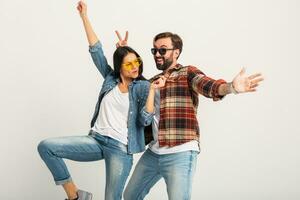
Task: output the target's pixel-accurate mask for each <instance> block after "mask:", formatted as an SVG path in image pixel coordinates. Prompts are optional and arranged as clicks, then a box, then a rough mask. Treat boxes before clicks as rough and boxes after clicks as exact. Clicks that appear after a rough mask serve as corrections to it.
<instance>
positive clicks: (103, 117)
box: [92, 86, 129, 145]
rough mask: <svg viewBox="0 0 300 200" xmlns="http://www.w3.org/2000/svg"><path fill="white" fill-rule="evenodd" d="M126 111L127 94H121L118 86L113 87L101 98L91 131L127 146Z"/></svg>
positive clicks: (127, 107) (127, 109)
mask: <svg viewBox="0 0 300 200" xmlns="http://www.w3.org/2000/svg"><path fill="white" fill-rule="evenodd" d="M128 111H129V97H128V92H127V93H122V92H121V91H120V89H119V86H116V87H114V88H113V89H112V90H111V91H110V92H109V93H108V94H106V95H105V96H104V97H103V99H102V102H101V105H100V108H99V114H98V117H97V120H96V122H95V125H94V127H93V128H92V130H93V131H96V132H97V133H99V134H101V135H105V136H108V137H111V138H113V139H115V140H118V141H119V142H121V143H123V144H125V145H127V143H128V128H127V121H128Z"/></svg>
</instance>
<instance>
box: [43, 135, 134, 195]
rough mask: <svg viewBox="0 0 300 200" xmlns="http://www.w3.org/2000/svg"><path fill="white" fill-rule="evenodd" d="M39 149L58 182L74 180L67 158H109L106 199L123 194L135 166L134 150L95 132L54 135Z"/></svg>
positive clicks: (77, 159)
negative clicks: (128, 149) (128, 151)
mask: <svg viewBox="0 0 300 200" xmlns="http://www.w3.org/2000/svg"><path fill="white" fill-rule="evenodd" d="M38 151H39V153H40V156H41V158H42V159H43V160H44V162H45V164H46V165H47V167H48V168H49V170H50V172H51V173H52V175H53V177H54V181H55V183H56V184H57V185H62V184H64V183H66V182H69V181H72V178H71V176H70V174H69V171H68V169H67V166H66V164H65V162H64V161H63V159H69V160H74V161H80V162H89V161H97V160H102V159H104V160H105V166H106V186H105V199H106V200H116V199H121V198H122V193H123V190H124V186H125V182H126V180H127V178H128V175H129V172H130V170H131V167H132V159H133V157H132V154H128V153H127V146H126V145H124V144H122V143H120V142H119V141H117V140H115V139H112V138H110V137H107V136H103V135H100V134H98V133H95V132H93V133H92V134H90V135H86V136H70V137H59V138H50V139H46V140H43V141H41V142H40V144H39V145H38Z"/></svg>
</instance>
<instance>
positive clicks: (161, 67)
mask: <svg viewBox="0 0 300 200" xmlns="http://www.w3.org/2000/svg"><path fill="white" fill-rule="evenodd" d="M158 58H160V59H162V60H163V63H162V64H158V63H157V61H156V59H158ZM155 63H156V68H157V69H158V70H163V71H164V70H166V69H168V68H169V67H170V66H171V65H172V63H173V59H172V58H171V59H165V58H164V57H156V58H155Z"/></svg>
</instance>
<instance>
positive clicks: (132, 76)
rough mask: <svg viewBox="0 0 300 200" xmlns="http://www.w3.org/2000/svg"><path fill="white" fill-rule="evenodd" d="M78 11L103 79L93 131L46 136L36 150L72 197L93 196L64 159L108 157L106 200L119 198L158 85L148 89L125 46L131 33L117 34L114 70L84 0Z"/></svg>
mask: <svg viewBox="0 0 300 200" xmlns="http://www.w3.org/2000/svg"><path fill="white" fill-rule="evenodd" d="M77 9H78V11H79V14H80V17H81V19H82V21H83V25H84V28H85V31H86V35H87V39H88V42H89V45H90V49H89V51H90V53H91V56H92V59H93V61H94V63H95V65H96V66H97V68H98V70H99V71H100V73H101V75H102V76H103V77H104V82H103V85H102V88H101V91H100V94H99V97H98V102H97V104H96V109H95V113H94V116H93V118H92V122H91V130H90V133H89V135H87V136H71V137H60V138H52V139H46V140H44V141H42V142H41V143H40V144H39V145H38V151H39V153H40V156H41V158H42V159H43V160H44V162H45V163H46V165H47V167H48V168H49V170H50V171H51V173H52V175H53V177H54V180H55V183H56V184H57V185H62V186H63V188H64V190H65V192H66V194H67V196H68V199H79V200H90V199H92V195H91V193H89V192H86V191H83V190H79V189H77V187H76V185H75V184H74V182H73V181H72V179H71V176H70V174H69V172H68V169H67V167H66V165H65V163H64V161H63V158H66V159H70V160H75V161H84V162H88V161H96V160H102V159H104V160H105V164H106V187H105V199H106V200H116V199H121V198H122V192H123V189H124V185H125V182H126V180H127V178H128V175H129V172H130V170H131V167H132V154H133V153H138V152H141V151H143V150H144V149H145V141H144V127H145V126H146V125H149V124H151V121H152V118H153V111H154V106H153V101H154V89H155V88H156V87H158V86H159V84H158V83H157V84H156V85H155V84H153V85H151V87H150V85H149V83H148V82H147V81H145V80H143V79H144V78H143V76H142V71H143V62H142V60H141V58H140V56H139V55H138V53H137V52H135V51H134V50H133V49H132V48H130V47H128V46H124V45H126V42H127V37H128V34H126V38H125V39H124V40H122V38H121V37H120V35H119V34H118V33H117V34H118V37H119V39H120V41H119V43H118V44H117V47H118V48H117V49H116V51H115V52H114V55H113V61H114V70H113V69H112V68H111V67H110V66H109V65H108V63H107V60H106V58H105V56H104V54H103V51H102V45H101V43H100V42H99V40H98V38H97V36H96V34H95V33H94V31H93V29H92V26H91V24H90V22H89V20H88V17H87V7H86V4H85V3H83V2H82V1H80V2H79V3H78V7H77ZM149 88H151V89H150V92H149ZM148 94H149V95H148Z"/></svg>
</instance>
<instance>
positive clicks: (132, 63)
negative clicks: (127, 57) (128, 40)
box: [122, 58, 142, 71]
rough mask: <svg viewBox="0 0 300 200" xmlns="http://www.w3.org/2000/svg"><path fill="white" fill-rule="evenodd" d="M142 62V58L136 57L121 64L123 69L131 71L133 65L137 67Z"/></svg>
mask: <svg viewBox="0 0 300 200" xmlns="http://www.w3.org/2000/svg"><path fill="white" fill-rule="evenodd" d="M141 64H142V59H141V58H137V59H135V60H134V61H131V62H127V63H123V64H122V66H123V67H124V69H125V70H127V71H131V70H132V69H133V68H134V67H139V66H141Z"/></svg>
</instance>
